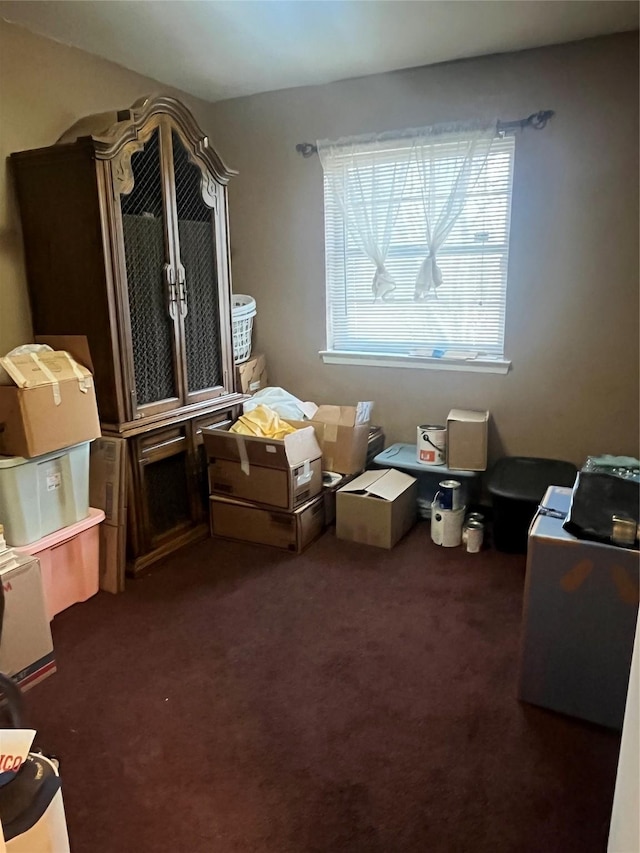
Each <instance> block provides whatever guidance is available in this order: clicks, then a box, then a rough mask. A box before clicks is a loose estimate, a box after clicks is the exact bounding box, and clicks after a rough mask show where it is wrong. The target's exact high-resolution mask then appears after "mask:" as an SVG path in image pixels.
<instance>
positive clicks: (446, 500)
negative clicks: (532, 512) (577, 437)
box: [433, 480, 462, 509]
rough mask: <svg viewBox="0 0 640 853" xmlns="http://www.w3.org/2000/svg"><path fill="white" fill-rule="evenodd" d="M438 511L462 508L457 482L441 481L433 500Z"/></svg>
mask: <svg viewBox="0 0 640 853" xmlns="http://www.w3.org/2000/svg"><path fill="white" fill-rule="evenodd" d="M433 500H434V503H435V504H436V505H437V506H439V507H440V509H460V508H461V507H462V488H461V486H460V483H459V482H458V481H457V480H442V482H441V483H438V491H437V492H436V496H435V498H434V499H433Z"/></svg>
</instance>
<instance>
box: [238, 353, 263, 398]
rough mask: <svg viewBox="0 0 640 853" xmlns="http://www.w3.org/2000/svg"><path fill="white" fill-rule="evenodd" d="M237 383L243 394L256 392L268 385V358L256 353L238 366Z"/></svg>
mask: <svg viewBox="0 0 640 853" xmlns="http://www.w3.org/2000/svg"><path fill="white" fill-rule="evenodd" d="M236 385H237V388H238V391H239V392H240V393H242V394H255V393H256V391H259V390H260V389H261V388H266V387H267V360H266V358H265V357H264V355H254V356H252V357H251V358H250V359H249V361H245V362H243V363H242V364H238V365H237V366H236Z"/></svg>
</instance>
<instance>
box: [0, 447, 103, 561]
mask: <svg viewBox="0 0 640 853" xmlns="http://www.w3.org/2000/svg"><path fill="white" fill-rule="evenodd" d="M89 445H90V442H88V441H84V442H83V443H82V444H76V445H74V446H73V447H66V448H65V449H64V450H58V451H56V452H55V453H45V454H44V455H43V456H34V457H33V459H24V458H23V457H22V456H0V524H3V525H4V535H5V539H6V540H7V544H8V545H29V544H30V543H31V542H36V541H37V540H38V539H42V537H43V536H47V535H48V534H49V533H53V532H54V531H55V530H60V528H61V527H68V526H69V525H70V524H75V522H76V521H81V520H82V519H83V518H86V517H87V515H88V514H89Z"/></svg>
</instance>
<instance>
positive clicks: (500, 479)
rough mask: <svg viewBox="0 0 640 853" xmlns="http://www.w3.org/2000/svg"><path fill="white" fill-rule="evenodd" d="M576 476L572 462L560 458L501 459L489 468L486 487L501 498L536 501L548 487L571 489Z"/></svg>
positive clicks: (538, 500) (507, 457)
mask: <svg viewBox="0 0 640 853" xmlns="http://www.w3.org/2000/svg"><path fill="white" fill-rule="evenodd" d="M577 473H578V469H577V468H576V466H575V465H574V464H573V463H571V462H564V461H562V460H561V459H539V458H537V457H534V456H504V457H503V458H502V459H498V461H497V462H496V463H495V465H494V466H493V468H492V469H491V473H490V474H489V479H488V482H487V488H488V489H489V492H490V493H491V494H492V495H496V496H498V497H501V498H510V499H512V500H518V501H531V502H540V501H541V500H542V498H543V497H544V494H545V492H546V491H547V488H548V487H549V486H573V484H574V482H575V479H576V474H577Z"/></svg>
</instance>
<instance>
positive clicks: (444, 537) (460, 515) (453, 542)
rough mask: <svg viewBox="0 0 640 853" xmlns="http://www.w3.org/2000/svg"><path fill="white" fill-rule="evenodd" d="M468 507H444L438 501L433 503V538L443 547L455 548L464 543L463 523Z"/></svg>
mask: <svg viewBox="0 0 640 853" xmlns="http://www.w3.org/2000/svg"><path fill="white" fill-rule="evenodd" d="M465 509H466V507H461V508H460V509H442V508H441V507H440V506H439V505H438V503H437V501H433V503H432V504H431V539H432V540H433V542H434V543H435V544H436V545H442V547H443V548H455V547H457V546H458V545H460V544H461V543H462V524H463V522H464V513H465Z"/></svg>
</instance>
